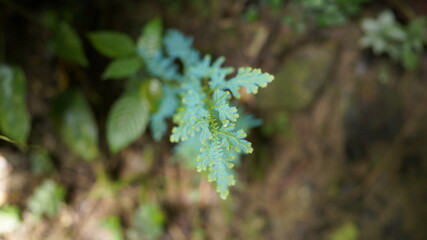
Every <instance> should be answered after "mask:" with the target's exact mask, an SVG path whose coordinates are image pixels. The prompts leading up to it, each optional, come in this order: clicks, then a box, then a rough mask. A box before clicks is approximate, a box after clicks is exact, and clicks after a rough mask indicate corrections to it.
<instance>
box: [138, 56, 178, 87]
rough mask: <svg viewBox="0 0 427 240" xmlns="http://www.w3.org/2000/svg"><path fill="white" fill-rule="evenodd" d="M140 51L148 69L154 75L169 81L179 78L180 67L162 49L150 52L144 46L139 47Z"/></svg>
mask: <svg viewBox="0 0 427 240" xmlns="http://www.w3.org/2000/svg"><path fill="white" fill-rule="evenodd" d="M138 53H139V55H140V56H141V57H142V58H143V59H144V61H145V63H146V68H147V71H148V72H149V73H150V74H151V75H152V76H154V77H158V78H160V79H163V80H167V81H171V80H176V79H179V77H180V76H179V73H178V68H177V66H176V65H175V63H174V61H173V59H172V58H168V57H165V56H163V54H162V52H160V51H157V52H156V53H154V54H149V52H147V51H146V50H145V49H143V48H140V49H138Z"/></svg>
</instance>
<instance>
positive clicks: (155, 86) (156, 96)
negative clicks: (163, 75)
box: [140, 78, 163, 113]
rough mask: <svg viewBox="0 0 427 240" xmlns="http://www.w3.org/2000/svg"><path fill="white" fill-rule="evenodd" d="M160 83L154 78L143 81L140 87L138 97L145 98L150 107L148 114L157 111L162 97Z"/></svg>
mask: <svg viewBox="0 0 427 240" xmlns="http://www.w3.org/2000/svg"><path fill="white" fill-rule="evenodd" d="M162 93H163V90H162V85H161V82H160V81H159V80H158V79H156V78H150V79H145V80H144V81H143V82H142V84H141V87H140V96H141V97H142V98H145V99H146V100H147V102H148V104H149V105H150V112H151V113H152V112H155V111H157V109H158V105H159V102H160V100H161V98H162V96H163V94H162Z"/></svg>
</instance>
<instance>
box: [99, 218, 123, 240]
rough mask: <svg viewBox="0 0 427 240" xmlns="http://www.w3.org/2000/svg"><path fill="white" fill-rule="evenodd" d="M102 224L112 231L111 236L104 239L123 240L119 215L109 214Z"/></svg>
mask: <svg viewBox="0 0 427 240" xmlns="http://www.w3.org/2000/svg"><path fill="white" fill-rule="evenodd" d="M101 226H102V227H103V228H105V229H107V230H108V232H109V233H110V235H109V237H107V238H105V239H104V240H123V239H124V238H123V233H122V225H121V224H120V219H119V218H118V217H117V216H109V217H107V218H106V219H104V220H103V221H102V223H101Z"/></svg>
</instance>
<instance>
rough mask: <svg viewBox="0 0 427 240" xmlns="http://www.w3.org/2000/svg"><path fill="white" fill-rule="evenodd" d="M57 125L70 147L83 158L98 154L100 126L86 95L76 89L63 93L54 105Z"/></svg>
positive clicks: (87, 158) (88, 158)
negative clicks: (97, 124) (98, 126)
mask: <svg viewBox="0 0 427 240" xmlns="http://www.w3.org/2000/svg"><path fill="white" fill-rule="evenodd" d="M53 113H54V119H55V123H56V127H57V128H58V131H59V133H60V135H61V137H62V139H63V140H64V142H65V143H66V144H67V145H68V147H69V148H70V149H71V150H72V151H73V152H74V153H75V154H77V155H79V156H80V157H82V158H83V159H85V160H87V161H90V160H93V159H94V158H96V157H97V156H98V128H97V126H96V122H95V117H94V116H93V113H92V111H91V109H90V107H89V104H88V103H87V102H86V99H85V98H84V96H83V95H82V94H81V93H80V92H78V91H75V90H70V91H68V92H66V93H64V94H62V95H61V96H60V97H59V98H58V99H57V101H56V102H55V105H54V112H53Z"/></svg>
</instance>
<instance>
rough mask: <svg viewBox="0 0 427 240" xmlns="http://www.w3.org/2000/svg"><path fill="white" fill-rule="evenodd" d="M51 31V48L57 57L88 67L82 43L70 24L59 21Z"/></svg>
mask: <svg viewBox="0 0 427 240" xmlns="http://www.w3.org/2000/svg"><path fill="white" fill-rule="evenodd" d="M51 31H52V34H53V37H52V48H53V51H54V52H55V54H56V55H57V56H58V57H60V58H63V59H65V60H67V61H70V62H73V63H77V64H80V65H82V66H87V65H88V61H87V59H86V55H85V52H84V49H83V45H82V42H81V41H80V38H79V36H78V34H77V32H76V30H74V29H73V28H72V27H71V26H70V24H68V23H67V22H65V21H61V22H59V23H58V24H55V25H54V28H52V29H51Z"/></svg>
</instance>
